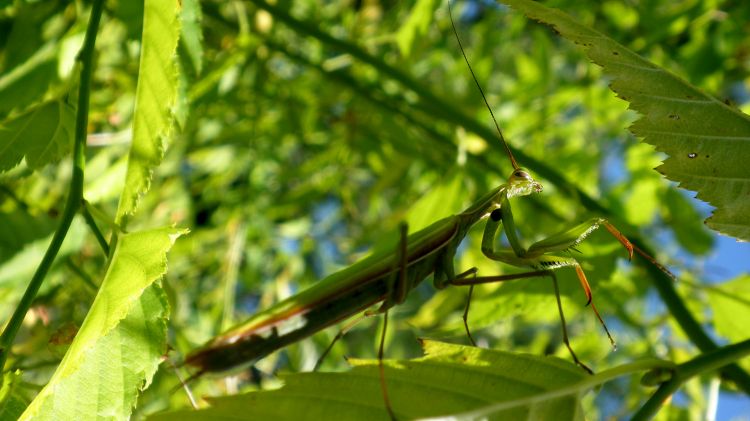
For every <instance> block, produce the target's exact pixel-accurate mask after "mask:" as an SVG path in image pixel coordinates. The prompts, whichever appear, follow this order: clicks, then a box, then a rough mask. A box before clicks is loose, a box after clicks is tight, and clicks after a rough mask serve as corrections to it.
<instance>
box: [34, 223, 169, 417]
mask: <svg viewBox="0 0 750 421" xmlns="http://www.w3.org/2000/svg"><path fill="white" fill-rule="evenodd" d="M183 233H184V231H183V230H178V229H175V228H162V229H156V230H150V231H141V232H135V233H130V234H124V235H122V236H121V237H120V238H119V240H118V243H117V246H116V249H115V251H114V253H113V256H112V262H111V264H110V266H109V269H108V270H107V274H106V276H105V278H104V281H103V283H102V286H101V288H100V290H99V293H98V294H97V296H96V299H95V300H94V304H93V305H92V307H91V309H90V311H89V313H88V315H87V317H86V319H85V320H84V322H83V325H82V326H81V328H80V330H79V331H78V334H77V335H76V337H75V339H74V340H73V343H72V344H71V345H70V348H69V350H68V352H67V353H66V354H65V357H64V358H63V360H62V362H61V363H60V365H59V366H58V367H57V370H56V371H55V374H54V375H53V376H52V379H50V381H49V383H47V385H46V386H45V387H44V389H42V391H41V392H39V394H38V395H37V397H36V398H35V399H34V401H32V403H31V404H30V405H29V407H28V408H27V409H26V411H25V412H24V415H23V417H22V419H50V420H57V419H79V420H80V419H96V418H98V417H105V416H111V417H115V418H126V417H128V415H129V414H130V411H131V410H132V407H133V405H134V404H135V398H136V397H137V395H138V392H139V391H140V390H141V389H142V388H144V387H145V386H146V385H148V384H149V383H150V381H151V377H152V376H153V374H154V372H155V371H156V368H157V366H158V364H159V362H160V361H161V357H162V355H163V354H164V353H165V351H166V345H165V343H166V342H165V341H166V316H167V307H166V299H165V296H164V293H163V292H162V290H161V288H159V287H158V286H153V287H152V284H153V283H154V282H155V281H156V280H158V279H159V278H160V277H161V276H162V275H163V274H164V273H165V272H166V270H167V260H166V253H167V251H168V250H169V249H170V248H171V247H172V244H173V243H174V240H175V239H176V238H177V237H179V236H180V235H181V234H183Z"/></svg>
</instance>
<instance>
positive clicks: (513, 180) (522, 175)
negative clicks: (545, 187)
mask: <svg viewBox="0 0 750 421" xmlns="http://www.w3.org/2000/svg"><path fill="white" fill-rule="evenodd" d="M540 191H542V184H541V183H539V182H537V181H535V180H534V179H533V178H532V177H531V174H529V171H528V170H527V169H526V168H522V167H518V168H516V169H515V170H513V173H512V174H511V175H510V177H509V178H508V190H507V193H506V194H507V195H508V197H509V198H510V197H513V196H528V195H530V194H531V193H538V192H540Z"/></svg>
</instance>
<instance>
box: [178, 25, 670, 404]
mask: <svg viewBox="0 0 750 421" xmlns="http://www.w3.org/2000/svg"><path fill="white" fill-rule="evenodd" d="M451 22H452V17H451ZM454 30H455V27H454ZM458 42H459V46H460V48H461V53H462V54H463V56H464V59H465V60H466V63H467V65H468V66H469V69H470V71H471V74H472V77H473V79H474V81H475V83H476V85H477V87H478V88H479V90H480V92H481V94H482V97H483V99H484V101H485V104H487V107H488V109H489V111H490V114H491V115H492V118H493V121H494V122H495V127H496V129H497V133H498V135H499V139H500V141H501V143H502V144H503V145H504V147H505V150H506V153H507V155H508V157H509V160H510V163H511V165H512V167H513V171H512V172H511V174H510V176H509V177H508V179H507V181H506V182H505V183H503V184H500V185H499V186H497V187H496V188H494V189H492V190H491V191H489V192H488V193H486V194H485V195H484V196H482V197H481V198H479V199H478V200H477V201H476V202H475V203H474V204H472V205H471V206H469V207H468V208H466V209H465V210H464V211H462V212H460V213H458V214H455V215H453V216H450V217H447V218H444V219H441V220H439V221H437V222H435V223H433V224H432V225H429V226H428V227H426V228H424V229H422V230H419V231H417V232H413V233H411V234H408V233H407V231H408V229H407V228H406V227H405V226H402V229H401V235H400V239H399V241H398V243H397V245H396V247H393V248H391V249H382V250H378V251H376V252H374V253H373V254H371V255H370V256H368V257H366V258H364V259H362V260H360V261H358V262H357V263H355V264H353V265H351V266H349V267H348V268H346V269H343V270H341V271H339V272H336V273H333V274H331V275H330V276H328V277H326V278H324V279H323V280H321V281H319V282H318V283H316V284H315V285H313V286H312V287H310V288H308V289H306V290H304V291H302V292H300V293H298V294H296V295H294V296H291V297H289V298H287V299H285V300H283V301H280V302H278V303H277V304H275V305H273V306H271V307H269V308H267V309H264V310H262V311H260V312H258V313H256V314H255V315H253V316H252V317H251V318H249V319H248V320H246V321H245V322H243V323H241V324H239V325H237V326H235V327H233V328H231V329H229V330H227V331H226V332H224V333H222V334H220V335H218V336H216V337H215V338H214V339H212V340H210V341H209V342H208V343H206V344H205V345H203V346H202V347H200V348H198V349H196V350H194V351H193V352H191V353H189V354H188V355H187V357H186V359H185V363H186V364H187V365H189V366H192V367H194V368H195V369H196V374H195V375H194V377H195V376H199V375H201V374H204V373H209V372H222V371H226V370H230V369H232V368H235V367H239V366H243V365H247V364H251V363H253V362H255V361H257V360H259V359H261V358H263V357H265V356H267V355H269V354H270V353H272V352H274V351H277V350H279V349H282V348H284V347H286V346H288V345H290V344H292V343H295V342H297V341H300V340H302V339H304V338H306V337H308V336H310V335H312V334H314V333H316V332H319V331H321V330H323V329H326V328H328V327H331V326H333V325H335V324H337V323H339V322H342V321H344V320H347V319H349V318H351V317H353V316H355V315H358V314H361V313H363V312H364V314H365V316H369V315H374V314H382V315H383V316H384V324H386V323H387V314H388V310H389V309H391V308H393V307H394V306H397V305H399V304H401V303H403V302H404V300H405V299H406V297H407V295H408V293H409V292H410V291H411V290H413V289H414V288H416V287H417V286H418V285H420V283H421V282H422V281H424V280H425V279H427V278H428V277H429V276H430V275H432V278H433V281H432V282H433V285H434V286H435V288H437V289H443V288H446V287H448V286H449V285H453V286H469V287H470V290H469V296H471V293H472V291H473V286H474V285H477V284H483V283H490V282H505V281H511V280H515V279H521V278H529V277H538V276H549V277H550V278H551V279H552V283H553V286H554V290H555V293H556V297H557V306H558V310H559V313H560V317H561V322H562V329H563V342H564V343H565V345H566V347H567V349H568V351H569V353H570V354H571V357H572V359H573V361H574V362H575V363H576V364H577V365H579V366H580V367H581V368H582V369H584V370H586V371H587V372H589V373H592V371H591V370H590V369H589V368H588V367H587V366H586V365H585V364H584V363H583V362H581V361H580V360H579V359H578V357H577V356H576V354H575V352H574V351H573V349H572V347H571V346H570V343H569V341H568V336H567V330H566V326H565V319H564V315H563V309H562V305H561V302H560V298H559V291H558V285H557V279H556V277H555V274H554V271H555V270H557V269H559V268H563V267H572V268H573V269H574V270H575V272H576V275H577V277H578V280H579V282H580V284H581V287H582V289H583V292H584V294H585V297H586V303H587V305H588V306H589V307H590V308H591V310H592V311H593V313H594V314H595V316H596V317H597V319H598V320H599V322H600V323H601V325H602V326H603V328H604V330H605V332H606V334H607V337H608V338H609V340H610V342H611V344H612V345H613V346H614V345H615V341H614V339H613V338H612V335H611V334H610V332H609V331H608V329H607V327H606V324H605V323H604V321H603V320H602V318H601V316H600V314H599V312H598V310H597V308H596V306H595V303H594V300H593V295H592V292H591V288H590V286H589V282H588V280H587V278H586V275H585V273H584V271H583V269H582V267H581V265H580V264H579V263H578V261H577V260H576V259H575V258H574V257H572V256H570V255H567V254H566V252H567V251H568V250H570V249H573V248H574V247H575V246H576V245H578V244H579V243H580V242H582V241H583V240H584V239H586V237H587V236H588V235H590V234H591V233H592V232H593V231H594V230H596V229H598V228H600V227H604V228H605V229H606V230H607V231H608V232H609V233H610V234H611V235H612V236H613V237H614V238H615V239H616V240H617V241H618V242H620V243H621V244H622V246H623V247H624V248H625V250H626V252H627V256H628V257H629V258H632V257H633V252H634V250H635V251H638V252H639V253H640V254H643V255H644V256H645V257H646V258H647V259H649V261H651V262H653V263H655V261H654V260H653V259H652V258H650V257H649V256H647V255H645V254H644V253H642V252H641V251H640V250H638V249H637V247H635V246H634V245H632V244H631V243H630V241H629V240H628V239H627V238H626V237H625V236H624V235H623V234H622V233H620V231H619V230H618V229H617V228H616V227H615V226H614V225H612V224H611V223H609V222H608V221H606V220H605V219H603V218H592V219H590V220H588V221H586V222H584V223H581V224H578V225H576V226H574V227H572V228H569V229H566V230H563V231H561V232H559V233H556V234H553V235H551V236H549V237H547V238H546V239H543V240H541V241H538V242H536V243H534V244H532V245H531V246H530V247H528V248H526V247H524V246H523V245H522V242H521V240H520V238H519V237H518V234H517V229H516V225H515V222H514V218H513V211H512V207H511V200H512V199H517V198H522V197H524V196H529V195H532V194H537V193H540V192H542V185H541V183H540V182H538V181H536V180H535V179H534V178H533V177H532V175H531V173H530V172H529V171H528V170H527V169H525V168H523V167H521V166H519V165H518V163H517V162H516V160H515V158H514V157H513V154H512V152H511V150H510V148H509V147H508V144H507V142H506V140H505V138H504V136H503V133H502V130H501V129H500V126H499V125H498V123H497V120H496V119H495V117H494V115H493V113H492V109H491V108H490V106H489V104H488V103H487V100H486V98H485V95H484V92H483V91H482V88H481V86H480V84H479V82H478V80H477V78H476V76H475V75H474V72H473V70H471V65H470V64H469V61H468V58H467V57H466V54H465V52H464V49H463V46H462V45H461V41H460V39H459V40H458ZM482 222H484V223H485V226H484V233H483V236H482V245H481V249H482V253H483V254H484V256H485V257H487V258H488V259H490V260H493V261H498V262H502V263H506V264H508V265H511V266H515V267H519V268H530V269H531V271H529V272H524V273H519V274H510V275H499V276H478V274H477V270H476V269H475V268H470V269H468V270H465V271H462V272H457V271H456V270H455V267H454V257H455V255H456V252H457V249H458V247H459V245H460V244H461V242H462V241H463V239H464V238H465V237H466V235H467V233H468V232H469V230H470V229H471V228H472V227H473V226H474V225H476V224H479V223H482ZM501 230H502V231H503V233H504V234H505V236H506V238H507V240H508V243H509V245H510V247H498V246H497V244H496V237H497V234H498V232H500V231H501ZM657 265H658V264H657ZM658 266H660V265H658ZM660 268H661V266H660ZM469 302H470V301H469ZM469 302H467V306H466V309H465V311H464V316H463V321H464V327H465V329H466V332H467V335H468V336H469V338H470V340H471V341H472V342H473V339H472V338H471V333H470V330H469V326H468V322H467V318H468V310H469V305H468V304H469ZM377 304H379V307H377V308H376V309H374V310H368V309H371V308H372V307H373V306H375V305H377ZM356 320H359V319H356ZM356 320H355V321H356ZM345 330H346V329H344V330H343V331H345ZM384 332H385V327H384V329H383V334H384ZM339 337H340V335H338V336H337V338H339ZM334 342H335V340H334ZM383 342H384V340H383V337H381V341H380V351H379V360H382V350H383ZM331 345H333V344H331ZM329 349H330V346H329ZM327 351H328V350H326V352H327ZM324 355H325V353H324ZM321 358H322V357H321ZM381 385H382V388H383V396H384V400H385V404H386V407H387V409H388V411H389V413H390V414H391V415H392V416H393V412H392V410H391V408H390V404H389V402H388V398H387V391H386V388H385V383H384V380H383V376H382V365H381Z"/></svg>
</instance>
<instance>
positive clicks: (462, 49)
mask: <svg viewBox="0 0 750 421" xmlns="http://www.w3.org/2000/svg"><path fill="white" fill-rule="evenodd" d="M448 16H449V17H450V19H451V26H452V27H453V33H454V34H455V35H456V41H458V48H459V49H460V50H461V55H462V56H464V61H466V65H467V66H468V67H469V72H470V73H471V77H472V78H473V79H474V83H475V84H476V85H477V88H479V93H480V94H482V99H483V100H484V105H486V106H487V109H488V110H489V111H490V115H491V116H492V121H493V122H494V123H495V128H496V129H497V134H498V135H500V141H501V142H503V146H504V147H505V152H507V153H508V158H510V163H511V165H513V169H514V170H517V169H518V163H517V162H516V158H514V157H513V152H511V151H510V147H509V146H508V142H506V141H505V136H503V131H502V130H500V125H499V124H497V119H496V118H495V113H493V112H492V107H490V103H489V102H487V97H486V96H485V95H484V90H483V89H482V86H481V85H480V84H479V80H477V76H476V75H475V74H474V69H472V68H471V64H469V58H468V57H466V52H465V51H464V46H463V44H461V38H460V37H459V36H458V31H457V30H456V23H455V22H454V21H453V11H452V9H451V0H448Z"/></svg>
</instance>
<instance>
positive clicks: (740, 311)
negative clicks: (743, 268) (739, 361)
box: [706, 274, 750, 342]
mask: <svg viewBox="0 0 750 421" xmlns="http://www.w3.org/2000/svg"><path fill="white" fill-rule="evenodd" d="M706 291H707V293H708V302H709V303H710V304H711V308H712V309H713V314H714V317H713V324H714V327H715V328H716V332H717V333H719V334H720V335H721V336H723V337H725V338H727V339H729V340H730V341H731V342H739V341H743V340H745V339H747V326H748V325H750V311H748V310H750V275H747V274H745V275H742V276H740V277H738V278H736V279H734V280H732V281H729V282H726V283H723V284H721V285H719V286H718V287H716V288H707V289H706Z"/></svg>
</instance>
